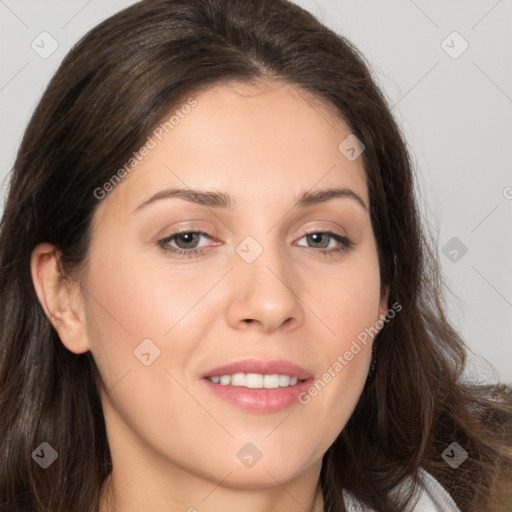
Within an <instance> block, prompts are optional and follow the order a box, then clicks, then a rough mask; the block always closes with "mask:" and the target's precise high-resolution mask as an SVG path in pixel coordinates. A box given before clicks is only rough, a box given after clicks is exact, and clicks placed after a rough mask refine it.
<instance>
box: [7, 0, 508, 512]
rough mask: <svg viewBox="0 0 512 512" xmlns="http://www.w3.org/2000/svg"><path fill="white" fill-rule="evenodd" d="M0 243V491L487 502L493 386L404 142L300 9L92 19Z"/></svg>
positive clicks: (133, 499) (275, 4)
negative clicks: (465, 374)
mask: <svg viewBox="0 0 512 512" xmlns="http://www.w3.org/2000/svg"><path fill="white" fill-rule="evenodd" d="M317 244H318V245H317ZM0 248H1V254H0V258H1V264H0V269H1V273H0V277H1V287H0V289H1V292H0V293H1V308H0V311H1V315H0V318H1V321H0V322H1V323H0V326H1V332H2V349H3V350H2V359H1V364H0V378H1V382H2V386H1V395H0V396H1V398H0V404H1V405H0V407H1V412H2V414H1V416H0V417H1V419H0V432H1V435H0V439H1V454H2V457H1V460H2V464H1V466H0V467H1V469H0V510H8V511H29V510H30V511H37V512H40V511H52V512H56V511H59V512H60V511H69V510H73V511H100V512H110V511H113V510H117V511H122V512H128V511H132V510H137V511H139V510H151V511H161V510H166V511H169V510H188V511H194V510H197V511H201V512H202V511H209V512H213V511H217V510H223V511H226V510H235V509H236V510H244V511H249V512H251V511H255V512H256V511H260V512H261V511H270V510H283V511H285V510H286V511H290V512H291V511H299V510H308V511H309V510H314V511H325V512H327V511H329V512H331V511H344V510H376V511H398V510H417V511H419V510H443V511H445V512H446V511H450V510H453V511H456V510H461V511H473V510H475V511H477V510H478V511H482V510H485V511H505V510H509V507H510V500H511V494H510V490H509V485H508V484H509V483H510V477H511V475H512V441H511V431H512V404H511V398H510V396H509V394H508V393H507V391H506V390H504V389H502V388H499V387H498V386H491V385H489V386H477V385H473V384H471V383H466V382H463V381H462V380H461V375H462V371H463V369H464V363H465V353H466V352H465V345H464V342H463V340H462V339H461V338H460V336H459V335H458V334H457V332H456V331H455V330H454V329H453V328H452V327H451V326H450V324H449V323H448V322H447V320H446V318H445V316H444V313H443V309H442V292H441V280H440V277H439V274H438V267H437V263H436V260H435V254H434V253H433V251H432V250H431V249H429V245H428V240H427V238H426V236H425V234H424V233H423V231H422V227H421V225H420V219H419V214H418V212H417V207H416V202H415V198H414V193H413V181H412V171H411V165H410V160H409V155H408V153H407V151H406V145H405V142H404V140H403V138H402V136H401V133H400V131H399V129H398V127H397V125H396V123H395V121H394V120H393V118H392V116H391V114H390V111H389V108H388V106H387V105H386V103H385V101H384V98H383V96H382V94H381V92H380V91H379V90H378V88H377V87H376V85H375V84H374V82H373V81H372V78H371V76H370V73H369V71H368V68H367V66H366V64H365V63H364V59H363V58H362V57H361V55H360V54H359V53H358V51H357V50H356V49H355V48H354V47H353V46H352V45H351V44H350V43H349V42H348V41H346V40H345V39H344V38H343V37H341V36H339V35H336V34H335V33H333V32H332V31H330V30H328V29H327V28H326V27H324V26H323V25H321V24H320V23H319V22H318V21H317V20H315V19H314V18H313V17H312V16H311V15H310V14H309V13H307V12H306V11H304V10H302V9H301V8H299V7H298V6H296V5H294V4H291V3H288V2H286V1H284V0H280V1H270V0H258V1H253V2H240V1H234V0H233V1H226V0H194V1H190V0H188V1H185V0H181V1H179V0H152V1H149V0H148V1H143V2H139V3H137V4H135V5H133V6H131V7H129V8H127V9H125V10H124V11H122V12H120V13H118V14H117V15H115V16H113V17H112V18H110V19H108V20H106V21H104V22H102V23H101V24H100V25H99V26H97V27H96V28H94V29H93V30H92V31H91V32H90V33H89V34H87V35H86V36H85V37H84V38H83V40H82V41H81V42H80V43H79V44H78V45H77V46H76V47H75V48H74V49H73V50H72V51H71V52H70V53H69V54H68V56H67V57H66V58H65V60H64V62H63V63H62V65H61V67H60V68H59V70H58V71H57V73H56V74H55V76H54V78H53V80H52V81H51V83H50V85H49V86H48V89H47V91H46V92H45V94H44V96H43V98H42V100H41V102H40V104H39V106H38V107H37V109H36V111H35V113H34V115H33V118H32V120H31V121H30V124H29V126H28V128H27V130H26V133H25V136H24V138H23V141H22V144H21V147H20V150H19V153H18V156H17V159H16V163H15V166H14V170H13V174H12V179H11V183H10V189H9V195H8V200H7V204H6V208H5V212H4V216H3V219H2V225H1V234H0Z"/></svg>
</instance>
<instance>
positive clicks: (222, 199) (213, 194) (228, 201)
mask: <svg viewBox="0 0 512 512" xmlns="http://www.w3.org/2000/svg"><path fill="white" fill-rule="evenodd" d="M176 197H177V198H181V199H184V200H186V201H189V202H191V203H195V204H198V205H201V206H208V207H211V208H228V209H234V208H235V206H236V204H237V202H236V200H235V198H234V197H232V196H230V195H229V194H226V193H225V192H217V191H209V190H198V189H192V188H169V189H165V190H161V191H159V192H157V193H156V194H154V195H152V196H151V197H150V198H149V199H147V200H146V201H144V202H143V203H141V204H140V205H139V206H137V208H135V210H134V211H133V213H136V212H138V211H140V210H142V209H143V208H145V207H146V206H148V205H150V204H151V203H154V202H156V201H160V200H163V199H171V198H176ZM337 197H339V198H348V199H353V200H355V201H356V202H357V203H358V204H359V205H360V206H362V207H363V208H364V209H365V210H368V207H367V206H366V204H365V202H364V201H363V199H361V197H360V196H359V195H358V194H356V193H355V192H354V191H353V190H351V189H349V188H329V189H324V190H315V191H306V192H304V193H303V194H302V195H301V196H300V197H299V199H298V200H297V202H296V205H297V206H298V207H299V208H306V207H308V206H314V205H317V204H321V203H325V202H327V201H329V200H331V199H334V198H337Z"/></svg>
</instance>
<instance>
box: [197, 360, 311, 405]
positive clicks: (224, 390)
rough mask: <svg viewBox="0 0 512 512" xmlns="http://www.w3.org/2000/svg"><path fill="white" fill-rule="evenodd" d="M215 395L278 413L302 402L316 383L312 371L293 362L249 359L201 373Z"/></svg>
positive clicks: (231, 401) (225, 399)
mask: <svg viewBox="0 0 512 512" xmlns="http://www.w3.org/2000/svg"><path fill="white" fill-rule="evenodd" d="M201 379H202V380H203V382H205V383H206V385H207V387H208V388H209V390H210V391H211V392H212V393H213V394H214V396H215V397H217V398H220V399H221V400H223V401H225V402H228V403H229V404H230V405H233V406H235V407H237V408H239V409H243V410H244V411H249V412H254V413H273V412H278V411H281V410H283V409H286V408H288V407H291V406H293V405H294V404H296V403H298V395H299V394H300V393H301V392H303V391H305V390H306V389H307V388H308V387H309V386H310V385H311V383H312V382H313V380H314V376H313V374H312V373H311V372H309V371H308V370H306V369H304V368H302V367H301V366H298V365H296V364H294V363H291V362H290V361H285V360H274V361H263V360H257V359H246V360H243V361H239V362H236V363H232V364H229V365H225V366H221V367H218V368H215V369H212V370H209V371H208V372H206V373H205V374H203V375H202V376H201Z"/></svg>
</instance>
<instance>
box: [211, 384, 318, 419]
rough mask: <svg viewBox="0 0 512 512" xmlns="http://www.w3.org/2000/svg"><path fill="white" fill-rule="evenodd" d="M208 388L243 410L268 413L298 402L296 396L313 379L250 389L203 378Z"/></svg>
mask: <svg viewBox="0 0 512 512" xmlns="http://www.w3.org/2000/svg"><path fill="white" fill-rule="evenodd" d="M203 380H204V382H205V383H206V385H207V386H208V388H209V389H210V390H211V391H212V393H214V394H215V395H216V396H217V397H219V398H221V399H222V400H224V401H225V402H228V403H230V404H231V405H234V406H235V407H238V408H239V409H243V410H244V411H250V412H256V413H262V414H270V413H273V412H279V411H283V410H284V409H287V408H288V407H291V406H293V405H295V404H298V403H300V402H299V399H298V396H299V395H300V394H301V393H302V392H305V391H307V390H308V388H309V387H310V386H311V382H312V380H313V379H308V380H305V381H304V382H301V383H300V384H297V385H295V386H288V387H286V388H274V389H250V388H246V387H243V386H231V385H227V386H224V385H222V384H214V383H213V382H211V381H209V380H208V379H203Z"/></svg>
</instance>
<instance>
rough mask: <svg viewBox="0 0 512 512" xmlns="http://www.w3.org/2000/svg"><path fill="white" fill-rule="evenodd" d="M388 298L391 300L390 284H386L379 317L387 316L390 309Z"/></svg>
mask: <svg viewBox="0 0 512 512" xmlns="http://www.w3.org/2000/svg"><path fill="white" fill-rule="evenodd" d="M388 300H389V286H386V289H385V293H384V298H383V299H382V301H381V303H380V307H379V317H380V318H383V317H385V316H386V313H387V311H388V309H389V306H388Z"/></svg>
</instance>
